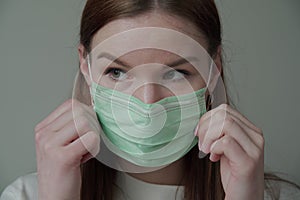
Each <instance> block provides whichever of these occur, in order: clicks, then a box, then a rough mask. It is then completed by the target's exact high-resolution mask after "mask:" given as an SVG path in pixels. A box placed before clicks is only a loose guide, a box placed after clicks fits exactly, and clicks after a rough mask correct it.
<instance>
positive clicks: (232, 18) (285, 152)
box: [0, 0, 300, 193]
mask: <svg viewBox="0 0 300 200" xmlns="http://www.w3.org/2000/svg"><path fill="white" fill-rule="evenodd" d="M84 3H85V1H84V0H82V1H58V0H52V1H33V0H22V1H17V0H1V2H0V66H1V68H0V69H1V71H0V88H1V89H0V91H1V96H0V97H1V104H0V108H1V110H0V127H1V138H0V193H1V192H2V190H3V189H4V187H5V186H7V185H8V184H10V183H11V182H12V181H13V180H15V179H16V178H17V177H18V176H21V175H25V174H27V173H30V172H34V171H36V161H35V144H34V126H35V125H36V124H37V123H38V122H39V121H41V120H42V119H43V118H44V117H46V116H47V115H48V114H49V113H50V112H52V111H53V110H54V109H55V108H56V107H57V106H59V105H60V104H61V103H63V102H64V101H65V100H66V99H68V98H69V97H70V96H71V92H72V87H73V80H74V77H75V74H76V72H77V70H78V55H77V44H78V41H79V37H78V33H79V25H80V16H81V12H82V8H83V5H84ZM217 4H218V7H219V10H220V14H221V16H222V22H223V27H224V50H225V53H226V55H227V58H226V59H225V65H224V68H225V71H226V74H228V76H229V78H230V80H229V86H230V93H231V94H232V95H233V100H234V103H235V105H236V106H237V108H238V109H239V110H240V112H241V113H242V114H243V115H245V116H246V117H247V118H248V119H249V120H250V121H252V122H253V123H254V124H256V125H257V126H258V127H260V128H262V129H263V132H264V135H265V139H266V146H265V164H266V168H267V169H268V170H271V171H280V172H284V173H288V174H289V176H290V178H291V179H292V180H294V181H295V182H297V183H300V174H299V172H298V169H300V159H299V158H300V151H299V144H298V143H299V141H300V133H299V122H298V121H299V120H300V109H299V100H300V94H299V88H298V86H299V83H297V80H298V76H299V74H300V66H299V63H298V59H299V46H300V39H299V35H300V23H299V22H300V13H299V8H300V3H299V1H298V0H286V1H282V0H265V1H259V0H253V1H245V0H244V1H234V0H227V1H222V2H221V0H218V1H217Z"/></svg>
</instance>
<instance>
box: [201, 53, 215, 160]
mask: <svg viewBox="0 0 300 200" xmlns="http://www.w3.org/2000/svg"><path fill="white" fill-rule="evenodd" d="M213 63H214V62H213V60H212V59H211V63H210V68H209V74H208V81H207V84H206V89H207V90H208V88H209V84H210V79H211V73H212V65H213ZM208 92H209V90H208ZM212 101H213V98H212V95H211V94H208V97H207V100H206V107H207V110H210V109H211V105H212ZM206 155H207V154H206V153H204V152H203V151H201V150H199V153H198V158H199V159H202V158H204V157H206Z"/></svg>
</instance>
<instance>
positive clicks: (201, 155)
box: [198, 151, 207, 159]
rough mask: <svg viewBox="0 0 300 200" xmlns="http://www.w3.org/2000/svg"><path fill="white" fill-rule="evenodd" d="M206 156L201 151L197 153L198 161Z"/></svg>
mask: <svg viewBox="0 0 300 200" xmlns="http://www.w3.org/2000/svg"><path fill="white" fill-rule="evenodd" d="M206 155H207V154H206V153H204V152H203V151H199V153H198V157H199V158H200V159H202V158H204V157H205V156H206Z"/></svg>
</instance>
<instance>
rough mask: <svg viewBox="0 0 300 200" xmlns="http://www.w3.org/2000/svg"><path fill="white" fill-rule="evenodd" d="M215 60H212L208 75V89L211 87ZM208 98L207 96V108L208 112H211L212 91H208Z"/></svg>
mask: <svg viewBox="0 0 300 200" xmlns="http://www.w3.org/2000/svg"><path fill="white" fill-rule="evenodd" d="M213 63H214V62H213V60H212V59H211V63H210V68H209V75H208V81H207V85H206V88H207V89H208V88H209V85H210V79H211V76H212V75H211V73H212V65H213ZM208 93H209V94H208V96H207V100H206V107H207V110H210V109H211V105H212V101H213V96H212V95H211V94H210V91H209V90H208Z"/></svg>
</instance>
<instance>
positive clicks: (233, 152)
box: [210, 135, 249, 166]
mask: <svg viewBox="0 0 300 200" xmlns="http://www.w3.org/2000/svg"><path fill="white" fill-rule="evenodd" d="M210 151H211V153H212V154H215V155H219V158H221V157H222V156H226V158H228V159H229V160H230V161H231V163H232V164H233V165H237V166H240V165H241V164H243V163H246V161H247V160H248V158H249V157H248V155H247V153H246V152H245V151H244V149H243V148H242V147H241V145H240V144H239V143H238V142H237V141H236V140H235V139H234V138H233V137H230V136H228V135H225V136H224V137H222V138H220V139H219V140H217V141H215V143H214V145H213V146H211V149H210ZM212 161H214V162H216V161H218V160H217V159H214V160H212Z"/></svg>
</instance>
